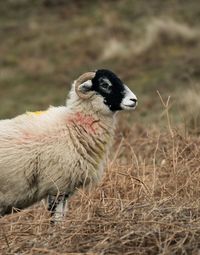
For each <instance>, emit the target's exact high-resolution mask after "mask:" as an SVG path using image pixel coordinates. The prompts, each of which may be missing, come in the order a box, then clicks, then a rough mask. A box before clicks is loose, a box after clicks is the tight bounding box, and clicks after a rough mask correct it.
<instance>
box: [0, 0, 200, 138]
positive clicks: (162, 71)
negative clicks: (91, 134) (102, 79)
mask: <svg viewBox="0 0 200 255" xmlns="http://www.w3.org/2000/svg"><path fill="white" fill-rule="evenodd" d="M98 68H108V69H111V70H113V71H114V72H116V73H117V74H118V75H119V77H120V78H122V80H123V81H124V82H125V83H126V84H127V85H128V86H129V87H130V88H131V89H132V90H133V91H134V93H135V94H136V95H137V96H138V99H139V105H138V108H137V110H136V111H135V113H131V114H130V113H129V114H124V115H123V116H124V122H126V123H127V124H128V125H132V124H133V123H137V125H145V127H148V126H151V125H160V126H165V125H166V121H165V114H164V112H165V108H164V107H163V105H162V102H161V100H160V97H159V95H158V92H157V91H159V93H160V95H161V97H162V99H163V101H164V102H166V101H167V99H168V98H169V97H170V101H169V112H170V118H171V121H172V122H173V124H174V125H179V124H183V125H185V126H187V128H188V130H190V131H191V132H192V133H199V132H200V131H199V124H200V120H199V119H200V118H199V109H200V100H199V98H200V85H199V80H200V4H199V1H198V0H192V1H179V0H176V1H173V0H167V1H161V0H152V1H146V0H140V1H136V0H115V1H114V0H113V1H111V0H106V1H103V0H101V1H100V0H99V1H98V0H96V1H94V0H93V1H91V0H88V1H83V0H77V1H68V0H5V1H0V117H1V119H2V118H8V117H13V116H15V115H17V114H21V113H23V112H25V111H34V110H43V109H46V108H47V107H48V106H49V105H63V104H64V103H65V100H66V97H67V93H68V91H69V89H70V86H71V83H72V81H73V80H74V79H76V78H77V77H78V76H79V75H80V74H82V73H83V72H86V71H90V70H95V69H98ZM127 120H128V121H127Z"/></svg>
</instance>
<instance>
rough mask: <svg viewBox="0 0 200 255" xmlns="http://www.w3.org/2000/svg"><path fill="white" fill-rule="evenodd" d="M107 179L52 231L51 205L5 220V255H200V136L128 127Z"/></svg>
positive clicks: (81, 196) (80, 197)
mask: <svg viewBox="0 0 200 255" xmlns="http://www.w3.org/2000/svg"><path fill="white" fill-rule="evenodd" d="M120 129H122V135H121V136H120V137H119V136H118V137H116V143H115V146H114V152H115V153H113V155H112V157H111V158H112V159H113V160H111V161H109V162H108V165H107V170H106V175H105V177H104V180H103V181H102V183H101V184H100V185H99V186H98V187H97V188H96V189H95V191H92V192H89V193H85V192H83V191H82V190H79V191H78V192H77V195H76V196H75V197H74V198H72V199H71V203H70V210H69V213H68V215H67V217H66V218H65V220H64V222H62V223H61V224H60V225H56V226H51V225H50V223H49V217H48V214H47V212H46V211H45V210H44V205H43V204H42V203H41V204H40V205H37V206H35V207H34V208H32V209H28V210H25V211H22V212H20V213H17V214H13V215H10V216H7V217H4V218H2V219H1V220H0V224H1V228H0V230H1V234H0V247H1V248H0V253H1V254H198V251H199V249H200V245H199V240H200V228H199V222H200V209H199V196H200V151H199V146H200V139H199V138H198V137H190V136H188V135H183V134H181V132H180V131H177V130H173V134H174V136H173V138H172V136H171V134H170V133H169V132H168V131H162V132H160V131H159V130H158V129H157V128H152V129H151V131H148V130H146V129H145V128H144V127H141V126H134V127H132V128H127V127H126V126H123V125H122V126H121V127H120Z"/></svg>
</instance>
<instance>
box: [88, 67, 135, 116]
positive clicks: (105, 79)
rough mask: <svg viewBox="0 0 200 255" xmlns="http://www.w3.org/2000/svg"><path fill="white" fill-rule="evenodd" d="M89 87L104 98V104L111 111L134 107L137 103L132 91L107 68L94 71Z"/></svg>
mask: <svg viewBox="0 0 200 255" xmlns="http://www.w3.org/2000/svg"><path fill="white" fill-rule="evenodd" d="M91 89H92V90H94V91H96V92H97V93H98V94H100V95H101V96H102V97H103V98H104V104H105V105H107V106H108V107H109V109H110V110H111V111H113V112H115V111H120V110H124V109H127V110H128V109H135V107H136V105H137V98H136V96H135V95H134V94H133V92H132V91H131V90H130V89H129V88H128V87H127V86H126V85H124V84H123V83H122V81H121V80H120V79H119V78H118V77H117V76H116V75H115V74H114V73H113V72H111V71H109V70H106V69H101V70H97V71H96V74H95V77H94V78H93V79H92V88H91Z"/></svg>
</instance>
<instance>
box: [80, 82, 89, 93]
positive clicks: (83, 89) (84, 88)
mask: <svg viewBox="0 0 200 255" xmlns="http://www.w3.org/2000/svg"><path fill="white" fill-rule="evenodd" d="M91 88H92V81H91V80H89V81H85V82H83V83H82V84H80V85H79V87H78V90H79V91H80V92H82V93H83V94H86V93H87V92H89V91H90V90H91Z"/></svg>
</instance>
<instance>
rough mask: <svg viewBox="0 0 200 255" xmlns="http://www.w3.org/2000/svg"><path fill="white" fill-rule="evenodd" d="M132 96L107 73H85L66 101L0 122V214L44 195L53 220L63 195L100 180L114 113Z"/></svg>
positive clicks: (130, 105)
mask: <svg viewBox="0 0 200 255" xmlns="http://www.w3.org/2000/svg"><path fill="white" fill-rule="evenodd" d="M136 104H137V98H136V96H135V95H134V94H133V93H132V92H131V90H130V89H129V88H128V87H127V86H126V85H124V84H123V83H122V81H121V80H120V79H119V78H118V77H117V76H116V75H115V74H114V73H113V72H111V71H109V70H105V69H101V70H97V71H96V72H89V73H85V74H83V75H82V76H80V77H79V78H78V79H77V80H76V81H75V82H74V83H73V85H72V89H71V91H70V97H69V99H68V100H67V105H66V106H62V107H50V108H49V109H48V110H47V111H44V112H33V113H32V112H27V113H25V114H23V115H20V116H18V117H16V118H13V119H8V120H1V121H0V215H1V216H3V215H5V214H8V213H10V212H11V211H12V208H13V207H15V208H19V209H23V208H26V207H28V206H30V205H32V204H34V203H35V202H38V201H40V200H42V199H44V198H47V197H48V201H49V207H48V208H49V210H50V211H51V213H52V214H54V217H55V219H58V218H60V216H62V215H63V214H64V210H65V209H64V205H65V202H66V199H67V198H68V196H71V195H72V194H73V193H74V191H75V190H76V189H77V188H80V187H86V186H88V185H93V184H94V183H96V182H98V181H99V180H100V179H101V176H102V173H103V168H104V163H105V159H106V156H107V154H108V152H109V148H110V146H111V144H112V139H113V135H114V128H115V115H116V114H115V113H116V112H117V111H120V110H132V109H134V108H135V107H136Z"/></svg>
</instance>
